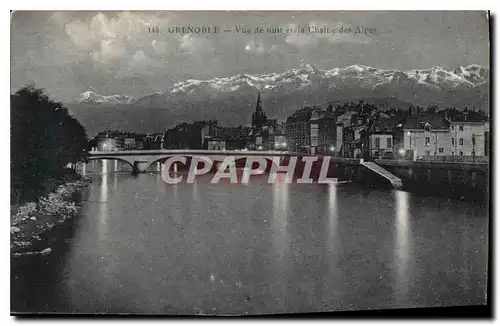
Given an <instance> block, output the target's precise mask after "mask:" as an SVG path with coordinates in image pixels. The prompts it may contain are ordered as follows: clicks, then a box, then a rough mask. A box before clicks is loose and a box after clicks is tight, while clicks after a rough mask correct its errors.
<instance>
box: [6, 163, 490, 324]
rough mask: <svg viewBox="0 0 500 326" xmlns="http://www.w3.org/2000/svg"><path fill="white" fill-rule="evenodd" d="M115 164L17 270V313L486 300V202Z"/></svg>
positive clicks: (244, 310) (99, 170) (310, 308)
mask: <svg viewBox="0 0 500 326" xmlns="http://www.w3.org/2000/svg"><path fill="white" fill-rule="evenodd" d="M90 165H93V166H94V170H92V169H91V166H90ZM113 167H114V168H113ZM114 169H116V166H114V163H113V162H108V163H107V164H105V165H103V164H102V162H99V163H93V164H89V168H88V171H87V173H88V174H89V175H92V178H93V183H92V185H91V187H90V189H89V190H88V191H87V192H86V193H85V194H84V200H83V202H82V210H81V213H80V214H79V216H78V217H76V218H75V220H74V222H73V224H72V225H71V227H70V229H71V230H70V231H64V233H65V235H64V236H63V237H64V239H63V240H64V241H61V243H62V244H61V247H60V248H55V249H56V250H54V252H53V254H52V255H50V256H49V257H44V258H37V259H33V260H32V261H31V262H30V263H29V264H28V265H25V266H23V267H22V268H14V269H13V275H12V279H13V280H14V281H13V283H12V284H13V285H12V287H13V288H12V292H13V294H12V299H11V310H12V311H14V312H24V311H30V312H80V313H99V312H108V313H148V314H156V313H159V314H229V315H232V314H237V315H242V314H249V315H252V314H273V313H291V312H317V311H343V310H353V309H384V308H407V307H438V306H449V305H470V304H485V303H486V291H487V268H488V211H487V207H485V206H483V205H479V204H475V203H471V202H465V201H456V200H451V199H443V198H436V197H430V196H429V197H425V196H417V195H415V194H412V193H408V192H405V191H399V190H374V189H365V188H360V187H359V186H357V185H354V184H338V185H318V184H316V185H308V184H302V185H301V184H287V183H284V182H277V183H275V184H268V183H267V182H266V178H263V177H260V178H259V177H255V178H254V177H252V178H251V180H250V182H249V183H248V184H246V185H245V184H227V183H226V184H224V183H219V184H211V183H210V180H211V176H203V177H198V178H197V179H196V180H195V183H193V184H185V183H180V184H177V185H169V184H166V183H165V182H164V181H162V179H161V177H160V174H158V173H154V172H152V173H145V174H140V175H135V176H134V175H132V174H131V173H130V172H129V171H124V170H126V169H125V168H123V166H119V168H118V169H117V170H118V171H116V172H115V171H114ZM120 170H121V171H120Z"/></svg>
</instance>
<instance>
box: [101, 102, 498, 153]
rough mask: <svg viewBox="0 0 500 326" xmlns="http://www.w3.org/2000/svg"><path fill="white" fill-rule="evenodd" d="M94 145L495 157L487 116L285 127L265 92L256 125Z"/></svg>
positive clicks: (340, 120) (322, 117) (309, 113)
mask: <svg viewBox="0 0 500 326" xmlns="http://www.w3.org/2000/svg"><path fill="white" fill-rule="evenodd" d="M94 141H95V146H96V147H97V148H98V149H99V150H121V149H156V148H166V149H211V150H247V149H248V150H286V151H291V152H301V153H310V154H325V155H332V156H340V157H348V158H364V159H377V158H386V159H411V160H440V161H447V160H450V161H457V160H458V161H468V160H472V161H474V160H478V161H480V160H482V159H483V160H486V159H487V157H488V156H489V146H490V130H489V119H488V117H487V116H486V115H485V114H483V113H481V112H476V111H471V110H465V111H459V110H456V109H438V108H437V107H435V106H434V107H430V108H428V109H426V110H424V109H422V108H420V107H417V108H415V107H413V106H412V107H410V108H404V109H399V110H395V109H392V110H388V111H387V110H386V111H385V112H384V111H380V110H379V109H378V108H377V107H375V106H373V105H371V104H366V103H364V102H363V101H360V102H359V103H350V104H349V105H343V106H336V107H334V106H333V105H332V104H329V105H328V106H327V107H326V108H321V107H318V106H312V107H304V108H301V109H298V110H296V111H295V112H294V113H293V114H292V115H290V116H289V117H288V118H287V119H286V120H285V121H284V122H280V121H278V120H276V119H268V118H267V116H266V114H265V113H264V110H263V108H262V103H261V97H260V93H259V94H258V96H257V104H256V108H255V112H254V113H253V114H252V125H251V126H250V125H248V126H239V127H224V126H220V125H218V123H217V121H196V122H193V123H181V124H179V125H177V126H175V127H174V128H171V129H169V130H167V131H166V132H164V133H155V134H132V133H119V132H109V131H107V132H102V133H99V134H98V135H97V136H96V138H95V139H94Z"/></svg>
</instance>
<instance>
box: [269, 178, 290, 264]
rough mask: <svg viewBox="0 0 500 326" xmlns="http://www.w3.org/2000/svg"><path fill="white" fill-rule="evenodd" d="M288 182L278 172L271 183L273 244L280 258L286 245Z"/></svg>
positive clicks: (287, 237) (287, 239)
mask: <svg viewBox="0 0 500 326" xmlns="http://www.w3.org/2000/svg"><path fill="white" fill-rule="evenodd" d="M289 191H290V184H288V183H286V182H285V175H284V174H278V176H277V177H276V182H275V183H273V221H272V227H273V235H274V246H275V250H276V252H277V253H279V256H280V258H283V255H284V252H285V250H286V247H287V246H288V241H289V235H288V232H287V222H288V221H287V218H288V209H289V203H288V192H289Z"/></svg>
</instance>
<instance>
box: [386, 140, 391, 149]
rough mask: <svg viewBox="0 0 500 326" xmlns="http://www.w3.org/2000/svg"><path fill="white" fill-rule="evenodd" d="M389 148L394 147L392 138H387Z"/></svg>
mask: <svg viewBox="0 0 500 326" xmlns="http://www.w3.org/2000/svg"><path fill="white" fill-rule="evenodd" d="M387 148H392V139H391V138H387Z"/></svg>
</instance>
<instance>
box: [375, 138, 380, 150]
mask: <svg viewBox="0 0 500 326" xmlns="http://www.w3.org/2000/svg"><path fill="white" fill-rule="evenodd" d="M375 148H380V138H378V137H377V138H375Z"/></svg>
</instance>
